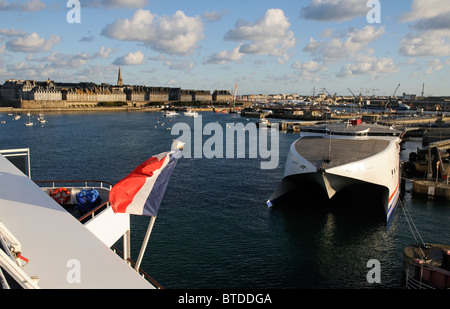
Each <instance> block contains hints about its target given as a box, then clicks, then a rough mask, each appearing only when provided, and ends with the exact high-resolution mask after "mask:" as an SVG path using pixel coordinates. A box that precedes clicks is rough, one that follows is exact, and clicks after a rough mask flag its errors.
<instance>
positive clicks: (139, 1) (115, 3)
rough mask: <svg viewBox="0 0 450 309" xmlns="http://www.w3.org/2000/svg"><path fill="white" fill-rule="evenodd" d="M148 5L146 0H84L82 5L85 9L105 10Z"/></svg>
mask: <svg viewBox="0 0 450 309" xmlns="http://www.w3.org/2000/svg"><path fill="white" fill-rule="evenodd" d="M147 4H148V1H147V0H84V1H82V5H83V6H86V7H106V8H143V7H145V6H146V5H147Z"/></svg>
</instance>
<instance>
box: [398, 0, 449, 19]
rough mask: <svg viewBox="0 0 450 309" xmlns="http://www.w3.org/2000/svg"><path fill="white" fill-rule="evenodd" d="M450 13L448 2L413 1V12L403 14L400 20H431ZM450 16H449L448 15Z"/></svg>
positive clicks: (434, 0) (431, 0)
mask: <svg viewBox="0 0 450 309" xmlns="http://www.w3.org/2000/svg"><path fill="white" fill-rule="evenodd" d="M448 13H450V6H449V5H448V0H413V2H412V4H411V11H410V12H408V13H405V14H403V15H402V16H401V17H400V20H401V21H403V22H410V21H415V20H419V19H430V18H434V17H439V16H441V15H442V14H448ZM447 16H448V15H447Z"/></svg>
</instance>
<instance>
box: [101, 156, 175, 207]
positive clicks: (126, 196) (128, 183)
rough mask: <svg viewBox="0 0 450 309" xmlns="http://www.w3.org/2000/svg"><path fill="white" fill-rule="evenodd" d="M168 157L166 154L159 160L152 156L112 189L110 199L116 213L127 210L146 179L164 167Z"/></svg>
mask: <svg viewBox="0 0 450 309" xmlns="http://www.w3.org/2000/svg"><path fill="white" fill-rule="evenodd" d="M166 158H167V156H164V157H163V158H162V159H161V161H159V160H158V158H157V157H151V158H150V159H148V160H147V161H145V162H144V163H142V164H141V165H139V166H138V167H136V168H135V169H134V170H133V171H132V172H131V173H130V174H129V175H128V176H127V177H125V178H124V179H122V180H121V181H119V182H118V183H117V184H116V185H115V186H114V187H113V188H112V189H111V191H110V192H109V200H110V202H111V206H112V207H113V210H114V212H115V213H125V212H126V210H127V207H128V205H130V204H131V202H133V198H134V196H135V195H136V193H137V192H138V191H139V190H140V189H141V188H142V186H143V185H144V184H145V181H146V179H147V178H149V177H152V176H153V172H154V171H155V170H158V169H160V168H161V167H162V165H163V164H164V161H165V160H166Z"/></svg>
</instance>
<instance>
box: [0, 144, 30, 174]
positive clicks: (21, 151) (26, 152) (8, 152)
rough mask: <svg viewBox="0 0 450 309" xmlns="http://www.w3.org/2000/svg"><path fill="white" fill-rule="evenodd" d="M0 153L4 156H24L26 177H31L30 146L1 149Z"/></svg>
mask: <svg viewBox="0 0 450 309" xmlns="http://www.w3.org/2000/svg"><path fill="white" fill-rule="evenodd" d="M0 154H1V155H3V156H4V157H5V158H7V157H21V156H23V157H26V158H27V171H23V172H27V175H28V178H30V179H31V164H30V148H18V149H1V150H0ZM19 169H20V168H19Z"/></svg>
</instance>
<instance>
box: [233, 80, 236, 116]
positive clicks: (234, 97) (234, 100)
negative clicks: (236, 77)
mask: <svg viewBox="0 0 450 309" xmlns="http://www.w3.org/2000/svg"><path fill="white" fill-rule="evenodd" d="M236 91H237V82H236V85H235V86H234V94H233V111H234V105H235V102H236Z"/></svg>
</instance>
